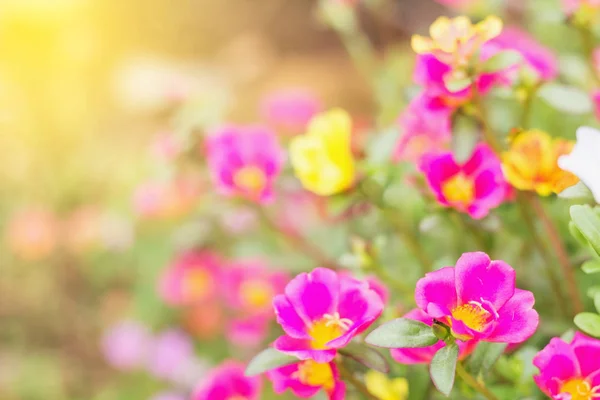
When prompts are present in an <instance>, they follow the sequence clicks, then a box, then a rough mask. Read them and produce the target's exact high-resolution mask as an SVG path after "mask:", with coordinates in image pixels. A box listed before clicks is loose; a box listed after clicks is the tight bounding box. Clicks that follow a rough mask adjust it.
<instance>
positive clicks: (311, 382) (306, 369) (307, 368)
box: [293, 360, 335, 390]
mask: <svg viewBox="0 0 600 400" xmlns="http://www.w3.org/2000/svg"><path fill="white" fill-rule="evenodd" d="M293 377H294V378H297V379H298V380H299V381H300V382H302V383H303V384H304V385H308V386H321V387H323V388H324V389H325V390H331V389H333V387H334V385H335V380H334V378H333V371H332V370H331V366H330V365H329V363H318V362H316V361H314V360H306V361H303V362H302V363H300V365H299V366H298V371H297V372H295V374H294V375H293Z"/></svg>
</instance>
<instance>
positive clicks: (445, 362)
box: [429, 343, 458, 397]
mask: <svg viewBox="0 0 600 400" xmlns="http://www.w3.org/2000/svg"><path fill="white" fill-rule="evenodd" d="M457 361H458V346H457V345H456V343H452V344H450V345H446V346H444V347H442V348H441V349H439V350H438V352H437V353H435V356H433V359H432V360H431V365H430V366H429V375H431V380H432V381H433V384H434V385H435V387H436V388H437V390H439V391H440V392H441V393H442V394H444V395H445V396H446V397H448V396H449V395H450V392H451V391H452V387H453V386H454V377H455V375H456V362H457Z"/></svg>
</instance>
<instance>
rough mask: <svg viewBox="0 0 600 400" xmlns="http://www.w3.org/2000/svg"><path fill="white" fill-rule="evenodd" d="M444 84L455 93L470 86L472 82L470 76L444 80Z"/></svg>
mask: <svg viewBox="0 0 600 400" xmlns="http://www.w3.org/2000/svg"><path fill="white" fill-rule="evenodd" d="M444 84H445V85H446V89H448V90H449V91H451V92H452V93H456V92H460V91H461V90H465V89H466V88H468V87H469V86H471V85H472V84H473V80H472V79H471V78H463V79H449V80H447V81H445V82H444Z"/></svg>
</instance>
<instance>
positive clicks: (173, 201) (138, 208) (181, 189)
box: [133, 178, 199, 218]
mask: <svg viewBox="0 0 600 400" xmlns="http://www.w3.org/2000/svg"><path fill="white" fill-rule="evenodd" d="M198 193H199V186H198V183H197V182H196V181H193V180H191V179H189V178H177V179H175V180H174V181H167V182H147V183H144V184H142V185H140V186H139V187H138V188H137V189H136V191H135V194H134V196H133V207H134V210H135V212H136V214H138V215H140V216H141V217H144V218H174V217H179V216H181V215H184V214H185V213H187V212H188V211H189V210H191V208H192V207H193V206H194V204H195V203H196V200H197V198H198Z"/></svg>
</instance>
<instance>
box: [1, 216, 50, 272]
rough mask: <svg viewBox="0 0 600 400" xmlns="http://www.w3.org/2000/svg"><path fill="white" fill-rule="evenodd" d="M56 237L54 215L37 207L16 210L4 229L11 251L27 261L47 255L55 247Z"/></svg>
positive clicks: (36, 259)
mask: <svg viewBox="0 0 600 400" xmlns="http://www.w3.org/2000/svg"><path fill="white" fill-rule="evenodd" d="M57 237H58V223H57V221H56V217H55V216H54V214H52V213H51V212H50V211H49V210H46V209H44V208H37V207H31V208H27V209H23V210H21V211H19V212H17V213H16V214H15V215H14V216H12V218H11V220H10V221H9V223H8V227H7V231H6V240H7V241H8V245H9V247H10V249H11V251H12V252H13V253H15V254H16V255H17V256H19V257H21V258H23V259H25V260H28V261H38V260H41V259H43V258H45V257H48V256H49V255H50V254H51V253H52V252H53V251H54V249H55V248H56V244H57V243H56V242H57V240H56V238H57Z"/></svg>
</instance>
